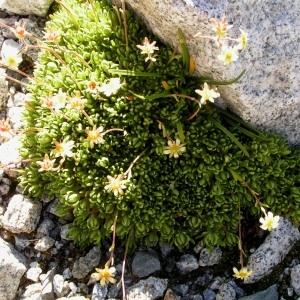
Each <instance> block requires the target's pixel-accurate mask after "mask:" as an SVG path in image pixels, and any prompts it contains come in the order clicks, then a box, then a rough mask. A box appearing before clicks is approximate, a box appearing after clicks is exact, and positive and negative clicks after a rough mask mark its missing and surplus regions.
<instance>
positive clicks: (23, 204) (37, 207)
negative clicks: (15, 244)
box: [2, 194, 42, 233]
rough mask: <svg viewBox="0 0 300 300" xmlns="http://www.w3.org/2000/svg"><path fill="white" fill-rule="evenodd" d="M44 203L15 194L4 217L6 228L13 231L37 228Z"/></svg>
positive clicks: (30, 230)
mask: <svg viewBox="0 0 300 300" xmlns="http://www.w3.org/2000/svg"><path fill="white" fill-rule="evenodd" d="M41 209H42V205H41V203H40V202H38V201H33V200H30V199H28V198H27V197H24V196H23V195H21V194H16V195H14V196H13V197H12V198H11V199H10V201H9V204H8V207H7V210H6V212H5V214H4V217H3V219H2V225H3V227H4V228H5V229H7V230H8V231H10V232H13V233H22V232H24V233H25V232H26V233H30V232H32V231H33V230H35V229H36V226H37V224H38V222H39V219H40V213H41Z"/></svg>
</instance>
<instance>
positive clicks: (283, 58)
mask: <svg viewBox="0 0 300 300" xmlns="http://www.w3.org/2000/svg"><path fill="white" fill-rule="evenodd" d="M126 3H128V4H129V5H130V6H131V7H132V8H133V9H134V10H135V11H136V12H137V13H138V14H139V15H140V16H141V17H142V19H144V20H145V21H146V23H147V25H148V27H150V28H151V30H152V31H153V32H154V33H155V34H157V35H158V36H159V37H160V38H161V39H162V40H163V41H165V42H166V43H167V44H170V45H172V46H173V47H176V46H177V45H178V44H179V41H178V35H177V29H178V27H180V28H181V29H182V31H183V33H184V35H185V36H186V37H190V36H193V35H195V34H196V33H198V32H201V33H202V34H203V35H214V32H213V31H212V24H211V21H210V19H211V18H221V17H222V16H226V17H227V20H228V21H229V22H233V25H234V27H233V28H232V29H230V30H229V32H228V36H230V37H238V36H239V35H240V32H239V28H241V29H243V30H245V31H246V32H247V33H248V36H249V37H250V41H249V47H248V49H246V51H245V52H243V53H241V55H240V58H239V60H238V61H237V62H235V63H234V64H233V65H231V66H223V65H222V63H220V62H219V61H218V59H217V55H219V53H220V49H219V48H218V47H217V45H216V43H214V42H212V41H209V40H204V39H197V40H189V41H188V42H187V44H188V48H189V50H190V53H191V55H193V57H194V58H195V61H196V73H195V75H200V74H201V75H202V76H209V77H214V78H215V79H217V80H228V79H229V78H233V77H235V76H237V75H238V74H239V73H240V72H241V71H242V70H243V69H244V68H246V69H247V72H246V74H245V75H244V76H243V77H242V78H241V80H240V81H239V82H238V83H235V84H233V85H229V86H220V87H219V92H220V94H221V96H222V98H224V100H225V101H226V103H227V105H228V106H229V107H230V108H231V109H232V110H233V111H234V112H236V113H237V114H239V115H240V116H241V117H242V118H243V119H245V120H248V121H250V122H251V123H253V124H254V125H256V126H257V127H261V128H264V129H267V130H270V131H276V132H277V133H279V134H281V135H282V136H284V137H286V138H287V139H288V140H289V141H290V142H291V143H292V144H298V143H299V142H300V131H299V130H298V128H299V127H300V118H299V113H300V111H299V102H300V99H299V89H298V87H299V76H298V74H299V56H300V48H299V47H298V43H297V40H298V39H299V38H300V30H299V28H300V19H299V18H298V16H299V14H300V2H299V1H294V0H285V1H280V2H278V1H273V0H265V1H254V0H249V1H246V2H243V4H241V1H239V0H232V1H231V0H220V1H207V0H188V1H187V0H185V1H183V0H160V1H136V0H127V1H126Z"/></svg>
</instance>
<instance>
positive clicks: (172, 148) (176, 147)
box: [170, 144, 180, 154]
mask: <svg viewBox="0 0 300 300" xmlns="http://www.w3.org/2000/svg"><path fill="white" fill-rule="evenodd" d="M179 150H180V146H179V145H176V144H174V145H172V146H170V152H171V153H172V154H174V153H178V152H179Z"/></svg>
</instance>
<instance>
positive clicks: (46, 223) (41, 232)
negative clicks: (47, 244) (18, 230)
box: [36, 218, 55, 237]
mask: <svg viewBox="0 0 300 300" xmlns="http://www.w3.org/2000/svg"><path fill="white" fill-rule="evenodd" d="M54 227H55V224H54V222H53V221H52V220H51V219H50V218H45V219H44V220H43V221H42V222H41V223H40V224H39V227H38V229H37V231H36V235H37V237H43V236H45V235H50V231H51V230H52V229H53V228H54Z"/></svg>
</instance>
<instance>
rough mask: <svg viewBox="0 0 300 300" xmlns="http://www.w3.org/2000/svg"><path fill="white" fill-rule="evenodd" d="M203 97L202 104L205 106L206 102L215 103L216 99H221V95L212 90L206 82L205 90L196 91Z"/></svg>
mask: <svg viewBox="0 0 300 300" xmlns="http://www.w3.org/2000/svg"><path fill="white" fill-rule="evenodd" d="M195 92H196V93H197V94H199V95H200V96H201V99H200V103H201V104H205V103H206V101H210V102H214V98H219V97H220V94H219V93H217V92H216V91H215V89H211V88H210V87H209V86H208V84H207V83H206V82H204V87H203V90H195Z"/></svg>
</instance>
